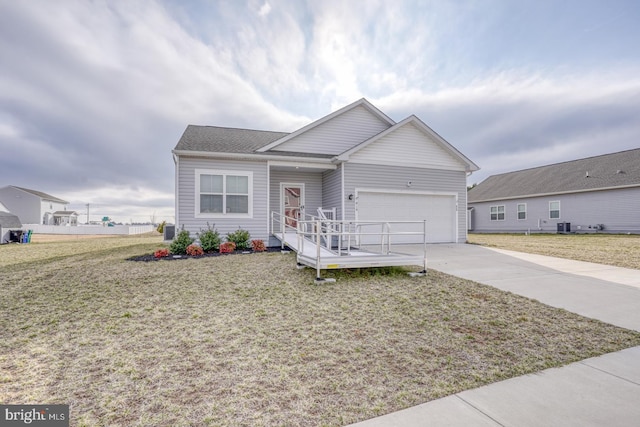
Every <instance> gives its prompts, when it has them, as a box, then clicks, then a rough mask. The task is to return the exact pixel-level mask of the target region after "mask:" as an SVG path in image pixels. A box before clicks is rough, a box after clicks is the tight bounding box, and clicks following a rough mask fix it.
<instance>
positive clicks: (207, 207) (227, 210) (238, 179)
mask: <svg viewBox="0 0 640 427" xmlns="http://www.w3.org/2000/svg"><path fill="white" fill-rule="evenodd" d="M195 175H196V176H195V181H196V197H195V199H196V212H195V214H196V217H199V218H252V217H253V172H244V171H223V170H209V169H196V174H195Z"/></svg>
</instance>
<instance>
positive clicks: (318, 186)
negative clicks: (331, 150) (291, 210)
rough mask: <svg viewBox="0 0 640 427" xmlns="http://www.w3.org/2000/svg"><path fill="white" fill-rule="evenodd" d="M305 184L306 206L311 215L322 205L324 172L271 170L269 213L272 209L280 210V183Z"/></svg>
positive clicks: (306, 210)
mask: <svg viewBox="0 0 640 427" xmlns="http://www.w3.org/2000/svg"><path fill="white" fill-rule="evenodd" d="M281 182H287V183H293V184H304V208H305V212H306V213H307V214H309V215H315V214H316V212H317V210H318V208H319V207H320V206H322V173H321V172H314V173H309V172H286V171H277V170H276V171H274V170H272V171H271V185H270V189H269V191H270V192H271V194H270V197H269V198H270V206H269V215H271V212H272V211H275V212H280V183H281Z"/></svg>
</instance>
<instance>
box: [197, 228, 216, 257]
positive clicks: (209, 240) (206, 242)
mask: <svg viewBox="0 0 640 427" xmlns="http://www.w3.org/2000/svg"><path fill="white" fill-rule="evenodd" d="M214 226H215V224H214ZM198 237H199V238H200V244H201V245H202V249H203V250H204V251H205V252H213V251H217V250H218V249H219V248H220V242H221V239H220V234H219V233H218V230H216V229H214V228H212V227H210V226H209V223H207V229H206V230H204V231H202V230H201V231H200V233H199V234H198Z"/></svg>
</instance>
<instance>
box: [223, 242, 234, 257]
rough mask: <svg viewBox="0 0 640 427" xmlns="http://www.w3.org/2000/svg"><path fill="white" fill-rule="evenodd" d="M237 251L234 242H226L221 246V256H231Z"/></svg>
mask: <svg viewBox="0 0 640 427" xmlns="http://www.w3.org/2000/svg"><path fill="white" fill-rule="evenodd" d="M235 250H236V244H235V243H233V242H225V243H222V244H221V245H220V253H221V254H230V253H231V252H233V251H235Z"/></svg>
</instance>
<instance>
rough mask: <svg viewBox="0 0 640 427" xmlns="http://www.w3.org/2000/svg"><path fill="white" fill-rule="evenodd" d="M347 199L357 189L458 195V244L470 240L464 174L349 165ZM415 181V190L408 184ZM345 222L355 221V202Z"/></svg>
mask: <svg viewBox="0 0 640 427" xmlns="http://www.w3.org/2000/svg"><path fill="white" fill-rule="evenodd" d="M344 181H345V184H344V185H345V197H347V196H348V195H349V194H355V189H356V188H369V189H388V190H389V191H400V190H408V189H409V190H411V191H416V192H451V193H457V195H458V242H459V243H464V242H466V239H467V234H466V229H467V223H466V221H467V215H466V210H467V187H466V174H465V172H464V171H446V170H437V169H421V168H406V167H397V166H382V165H365V164H359V163H358V164H352V163H348V164H345V175H344ZM408 181H411V187H410V188H408V187H407V182H408ZM344 219H347V220H349V219H355V201H353V200H347V201H346V202H345V217H344Z"/></svg>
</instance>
